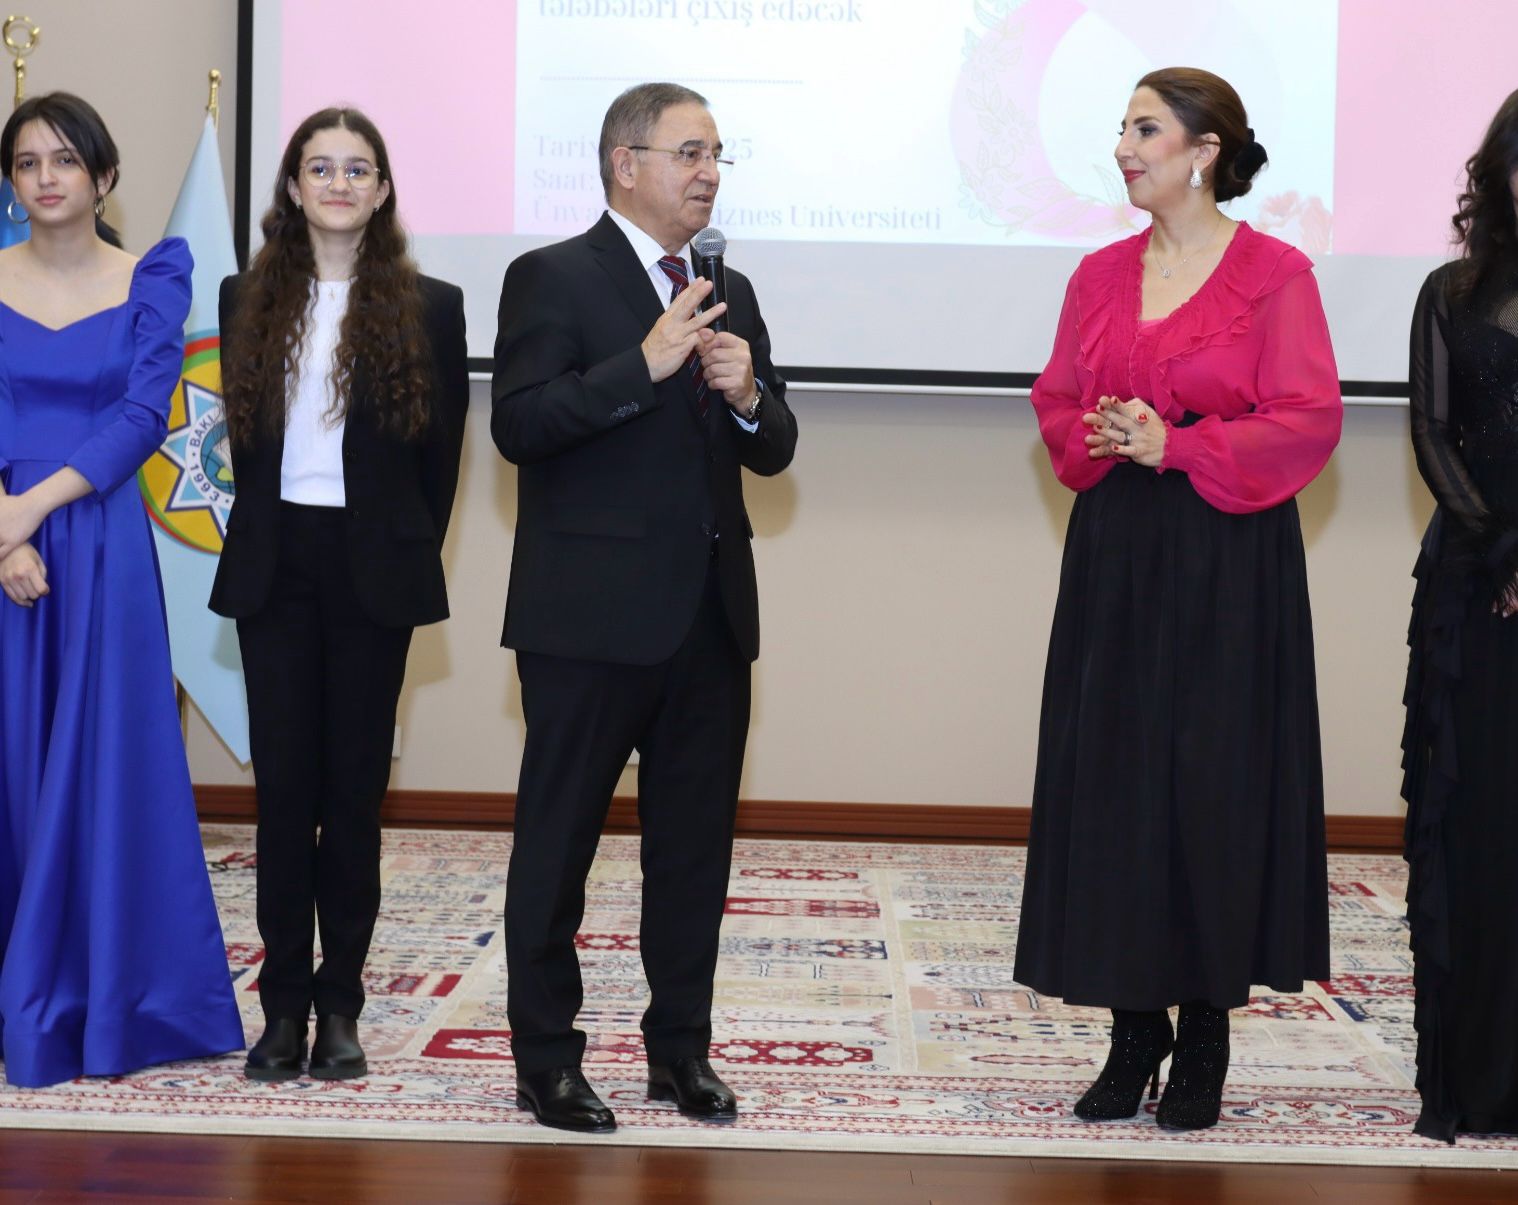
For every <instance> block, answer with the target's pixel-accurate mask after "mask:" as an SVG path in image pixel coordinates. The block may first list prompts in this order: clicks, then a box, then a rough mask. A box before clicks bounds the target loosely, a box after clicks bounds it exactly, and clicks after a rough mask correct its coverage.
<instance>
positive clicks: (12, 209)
mask: <svg viewBox="0 0 1518 1205" xmlns="http://www.w3.org/2000/svg"><path fill="white" fill-rule="evenodd" d="M5 216H6V217H8V218H10V220H11V221H13V222H15V223H16V225H18V226H25V225H26V224H27V223H28V222H30V221H31V220H32V215H31V214H29V213H27V212H26V210H24V209H23V210H22V211H21V216H20V217H19V218H18V217H17V216H16V198H15V197H12V198H11V199H10V200H9V201H7V202H6V203H5Z"/></svg>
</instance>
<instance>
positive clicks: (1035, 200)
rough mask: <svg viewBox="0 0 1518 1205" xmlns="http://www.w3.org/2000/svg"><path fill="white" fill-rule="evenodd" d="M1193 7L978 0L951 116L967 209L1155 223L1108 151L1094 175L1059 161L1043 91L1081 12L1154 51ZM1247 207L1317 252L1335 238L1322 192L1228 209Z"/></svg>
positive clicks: (1001, 221)
mask: <svg viewBox="0 0 1518 1205" xmlns="http://www.w3.org/2000/svg"><path fill="white" fill-rule="evenodd" d="M1193 7H1195V6H1193V5H1192V4H1191V3H1189V2H1188V0H1173V2H1172V3H1171V4H1170V5H1169V8H1170V10H1172V11H1170V13H1169V18H1168V19H1167V18H1166V17H1164V16H1162V15H1158V14H1157V13H1156V12H1155V11H1154V10H1153V9H1152V8H1151V7H1150V6H1138V5H1121V4H1116V3H1112V2H1110V0H974V4H973V24H972V26H971V27H970V28H968V29H967V30H966V31H965V43H964V62H963V66H962V68H961V71H960V75H959V79H958V80H957V81H956V84H955V88H954V94H953V97H952V103H951V109H950V118H949V122H950V138H951V140H952V144H953V147H954V152H955V157H956V159H957V160H958V163H959V168H960V173H961V183H960V186H959V196H958V202H959V207H960V209H961V210H962V211H963V212H965V213H966V214H968V215H969V216H970V217H971V218H972V219H973V220H975V221H978V222H980V223H983V224H984V225H986V226H988V227H991V228H993V229H999V230H1001V231H1003V232H1004V233H1005V234H1006V235H1007V236H1009V237H1011V236H1015V235H1031V236H1034V237H1035V238H1038V239H1040V240H1049V241H1054V242H1068V243H1074V244H1086V245H1092V246H1095V245H1099V244H1102V243H1106V242H1109V241H1111V240H1112V239H1114V238H1117V237H1121V236H1122V235H1125V234H1128V233H1132V232H1134V231H1136V230H1138V229H1141V228H1142V227H1143V226H1146V225H1147V224H1148V220H1147V218H1146V217H1145V216H1143V215H1142V214H1140V213H1139V212H1138V211H1137V210H1135V209H1134V208H1133V207H1132V206H1131V205H1130V204H1129V202H1128V195H1127V190H1126V189H1125V188H1124V187H1123V183H1122V179H1121V177H1120V176H1119V175H1118V173H1117V170H1116V168H1115V167H1114V165H1113V163H1112V161H1111V159H1110V158H1108V157H1106V156H1105V155H1100V156H1099V157H1096V158H1093V160H1092V162H1091V164H1090V174H1089V176H1088V177H1086V178H1085V180H1084V182H1083V181H1082V180H1081V179H1079V178H1076V179H1072V178H1071V173H1070V165H1069V162H1068V160H1066V161H1065V164H1064V171H1063V172H1061V171H1057V170H1056V169H1055V167H1054V166H1053V164H1052V163H1051V162H1050V157H1049V153H1048V151H1047V149H1046V144H1045V135H1044V133H1043V131H1042V130H1041V129H1040V112H1039V110H1040V103H1041V99H1042V98H1041V93H1042V91H1043V88H1044V83H1045V77H1046V74H1047V73H1048V71H1049V70H1050V68H1051V63H1052V62H1053V61H1054V59H1055V56H1056V52H1058V51H1060V50H1061V44H1062V43H1063V42H1064V41H1065V39H1066V37H1067V36H1068V35H1069V34H1070V33H1071V31H1072V29H1073V28H1074V27H1075V26H1076V25H1077V23H1079V22H1081V21H1082V20H1083V19H1085V18H1088V17H1094V18H1096V19H1097V20H1099V21H1101V22H1103V23H1104V24H1105V25H1107V26H1109V27H1111V29H1112V30H1113V31H1114V32H1115V33H1116V34H1117V35H1119V36H1121V37H1123V38H1124V39H1126V40H1128V41H1130V42H1131V43H1132V45H1133V47H1134V49H1135V51H1136V52H1137V53H1138V54H1140V55H1142V56H1144V57H1146V58H1147V57H1149V55H1148V53H1146V52H1153V53H1163V52H1165V50H1166V49H1167V48H1165V47H1158V46H1157V47H1151V46H1150V45H1148V43H1149V42H1150V41H1151V40H1152V37H1151V31H1152V29H1153V27H1154V26H1155V25H1156V24H1158V25H1159V26H1162V27H1164V26H1167V25H1170V24H1172V23H1173V22H1174V21H1180V20H1181V18H1183V17H1184V16H1185V15H1186V13H1187V12H1189V11H1190V10H1191V9H1192V8H1193ZM1207 7H1209V8H1213V7H1214V6H1213V5H1211V4H1209V5H1208V6H1207ZM1182 10H1185V11H1182ZM1214 15H1215V16H1216V13H1215V14H1214ZM1184 26H1185V22H1184V21H1181V27H1184ZM1114 124H1115V123H1114ZM1102 150H1103V151H1105V150H1106V148H1105V147H1104V148H1102ZM1240 208H1247V209H1248V210H1249V214H1248V216H1249V217H1250V220H1251V221H1252V223H1253V224H1254V225H1255V226H1256V227H1257V228H1258V229H1260V230H1263V231H1266V232H1268V233H1271V234H1274V235H1276V236H1277V237H1278V238H1282V239H1284V240H1286V241H1287V242H1290V243H1293V244H1295V245H1297V246H1299V247H1301V248H1302V249H1303V250H1304V251H1306V252H1308V253H1309V254H1313V255H1319V254H1324V253H1326V252H1328V251H1329V250H1330V249H1331V246H1332V233H1333V215H1332V213H1331V211H1330V209H1329V207H1328V206H1327V205H1326V204H1325V203H1324V201H1323V199H1322V197H1320V196H1316V195H1312V196H1303V195H1302V194H1300V193H1299V192H1297V191H1295V190H1293V191H1288V192H1285V193H1282V194H1279V195H1275V196H1266V197H1263V198H1261V197H1259V196H1258V195H1257V194H1256V195H1253V196H1251V197H1250V198H1249V201H1248V204H1247V206H1236V207H1235V208H1234V209H1233V210H1230V212H1232V213H1233V214H1234V216H1236V217H1243V216H1246V215H1245V214H1244V213H1241V212H1238V210H1239V209H1240Z"/></svg>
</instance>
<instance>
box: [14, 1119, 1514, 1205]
mask: <svg viewBox="0 0 1518 1205" xmlns="http://www.w3.org/2000/svg"><path fill="white" fill-rule="evenodd" d="M66 1201H101V1202H105V1201H109V1202H120V1203H123V1205H133V1203H137V1202H149V1201H174V1202H183V1203H186V1205H188V1203H191V1202H210V1201H267V1202H292V1201H310V1202H318V1203H320V1205H350V1203H354V1205H360V1203H361V1205H390V1203H392V1202H395V1203H401V1202H404V1203H406V1205H415V1203H421V1205H452V1203H454V1202H458V1203H461V1205H462V1203H465V1202H477V1201H478V1202H500V1203H501V1205H673V1203H675V1202H681V1203H704V1202H711V1203H713V1205H716V1203H718V1202H721V1203H725V1205H813V1203H817V1205H822V1203H827V1205H853V1203H858V1205H1036V1203H1038V1205H1041V1203H1045V1202H1047V1203H1050V1205H1053V1203H1055V1202H1064V1203H1067V1205H1069V1203H1074V1202H1080V1203H1081V1205H1088V1203H1092V1205H1095V1203H1101V1202H1124V1203H1132V1202H1161V1201H1180V1202H1198V1203H1200V1202H1250V1203H1251V1205H1267V1203H1268V1205H1275V1203H1282V1205H1310V1203H1315V1202H1322V1201H1346V1202H1366V1203H1374V1205H1405V1203H1411V1202H1419V1203H1423V1202H1430V1203H1431V1202H1440V1203H1443V1202H1451V1203H1454V1202H1459V1203H1462V1205H1468V1203H1473V1202H1485V1201H1518V1172H1452V1171H1411V1170H1409V1171H1404V1170H1399V1169H1392V1168H1341V1167H1306V1166H1297V1165H1272V1164H1263V1165H1262V1164H1222V1163H1211V1164H1177V1163H1166V1164H1155V1163H1137V1162H1133V1163H1116V1162H1104V1161H1098V1160H1085V1159H1013V1158H1007V1159H996V1158H985V1157H976V1158H968V1157H966V1158H958V1157H953V1156H928V1155H828V1154H810V1153H805V1154H803V1153H798V1152H789V1151H709V1150H668V1149H662V1148H661V1149H639V1148H634V1147H599V1148H598V1147H594V1146H554V1147H546V1146H507V1145H492V1144H488V1143H444V1142H401V1141H388V1142H376V1141H339V1140H330V1139H327V1140H323V1139H298V1138H214V1137H196V1138H188V1137H181V1136H178V1135H157V1134H78V1133H59V1132H42V1131H27V1130H0V1205H20V1203H21V1202H28V1203H31V1202H35V1203H38V1205H41V1203H42V1202H50V1203H51V1202H66Z"/></svg>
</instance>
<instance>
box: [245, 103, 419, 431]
mask: <svg viewBox="0 0 1518 1205" xmlns="http://www.w3.org/2000/svg"><path fill="white" fill-rule="evenodd" d="M330 129H345V130H351V131H353V133H355V134H357V135H358V136H359V137H360V138H362V139H363V140H364V141H365V142H367V143H368V144H369V145H370V146H371V147H372V148H373V149H374V166H375V168H376V169H377V170H378V172H379V178H380V179H381V180H386V181H389V183H390V195H389V197H388V198H386V200H385V202H384V204H382V205H381V206H379V207H378V208H377V209H376V210H375V211H374V213H373V214H372V215H371V217H370V218H369V224H368V225H367V226H365V227H364V237H363V241H362V242H361V243H360V244H359V250H358V258H357V262H356V263H355V265H354V278H353V286H352V288H351V290H350V291H349V294H348V310H347V313H345V314H344V315H343V322H342V327H341V330H340V332H339V335H338V343H337V351H336V354H335V355H334V357H333V366H332V386H333V394H334V396H335V397H336V404H337V410H338V412H339V413H340V414H343V415H347V414H348V413H349V411H350V409H351V407H352V405H353V374H354V369H355V366H356V365H357V363H358V361H359V360H360V359H362V360H363V363H364V371H365V377H366V380H367V381H368V383H369V385H370V387H371V389H372V399H366V404H372V407H373V410H372V418H373V420H374V422H375V423H376V424H377V425H378V426H379V427H380V428H381V429H382V430H385V431H388V432H390V433H392V434H395V435H398V436H400V437H401V438H403V439H414V438H416V437H417V436H418V435H419V434H421V432H422V431H423V430H424V429H425V428H426V426H427V421H428V415H429V406H428V403H429V393H430V390H431V386H432V372H431V360H430V353H429V348H428V343H427V338H426V332H425V330H424V327H423V324H422V298H421V290H420V287H419V284H418V279H417V268H416V263H415V262H414V261H413V260H412V258H411V256H410V253H409V252H408V251H407V248H406V232H405V230H404V229H403V228H402V227H401V224H400V221H399V219H398V218H397V217H396V207H395V179H394V177H393V176H392V175H391V174H390V154H389V152H388V151H387V150H386V149H385V140H384V139H383V138H382V137H380V132H379V130H378V129H377V128H375V125H374V123H373V122H372V121H370V120H369V119H368V118H367V117H365V116H364V115H363V114H362V113H360V112H359V111H358V110H357V109H347V108H333V109H323V110H321V111H320V112H319V113H313V114H311V116H310V117H308V118H306V120H305V121H303V122H301V123H300V125H299V126H297V127H296V129H295V132H294V133H293V134H291V135H290V142H289V144H288V145H287V146H286V147H285V153H284V156H283V158H281V159H280V163H279V177H278V179H277V180H276V181H275V183H274V201H273V204H271V205H270V206H269V209H268V211H267V212H266V213H265V214H264V217H263V223H262V225H263V233H264V244H263V246H262V247H260V248H259V250H258V254H257V255H255V256H254V257H253V262H252V263H251V264H250V265H249V266H248V278H247V281H246V282H245V284H244V286H243V289H242V291H241V294H240V297H239V300H238V308H237V314H236V318H235V320H234V321H233V322H232V327H231V330H230V331H229V332H227V335H228V337H227V339H226V343H225V346H224V347H223V349H222V361H221V371H222V391H223V398H222V401H223V405H224V406H225V409H226V415H227V427H228V429H229V430H230V432H231V435H232V439H233V441H234V442H236V443H237V444H239V445H240V446H246V445H248V444H249V443H252V442H254V441H255V440H256V439H257V438H258V437H259V436H261V435H262V436H271V437H272V436H278V435H279V434H280V433H281V432H282V431H283V430H284V427H285V419H286V414H287V407H288V399H287V398H286V395H285V386H286V381H287V380H288V379H290V378H292V377H294V376H295V375H296V373H297V372H298V371H299V362H300V356H301V349H302V346H303V344H304V341H305V334H306V314H307V310H308V307H309V306H310V303H311V291H312V286H313V282H314V280H315V278H316V261H315V257H314V255H313V254H312V251H311V234H310V230H309V228H308V227H307V225H306V215H305V212H304V211H303V210H302V209H301V208H300V207H299V206H297V205H296V204H295V202H294V201H292V200H291V199H290V193H289V189H288V187H287V186H288V184H289V182H290V181H292V180H298V179H299V178H300V164H301V155H302V153H303V151H304V149H305V145H306V143H307V142H309V141H310V140H311V137H312V136H313V135H314V134H316V132H317V131H318V130H330Z"/></svg>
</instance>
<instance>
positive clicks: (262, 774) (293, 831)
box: [237, 502, 412, 1019]
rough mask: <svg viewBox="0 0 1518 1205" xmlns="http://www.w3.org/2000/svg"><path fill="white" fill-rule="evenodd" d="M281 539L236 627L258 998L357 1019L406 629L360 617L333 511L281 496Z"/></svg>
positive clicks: (304, 1012) (297, 1014) (277, 1009)
mask: <svg viewBox="0 0 1518 1205" xmlns="http://www.w3.org/2000/svg"><path fill="white" fill-rule="evenodd" d="M279 534H280V539H279V563H278V567H277V569H276V571H275V576H274V584H273V587H272V589H271V590H270V593H269V599H268V602H267V603H266V604H265V605H264V608H263V610H261V611H259V612H258V614H256V615H254V616H251V617H250V618H247V619H239V620H238V621H237V638H238V643H239V644H240V645H241V647H242V660H243V672H244V675H245V677H246V680H247V690H248V734H249V741H250V745H251V749H252V755H253V776H254V780H255V783H256V786H257V792H258V932H259V935H260V936H261V937H262V938H263V942H264V961H263V964H262V965H261V966H260V967H259V977H258V982H259V993H260V998H261V1001H262V1004H263V1010H264V1015H265V1017H268V1018H271V1019H272V1018H275V1017H294V1018H304V1017H307V1016H309V1015H310V1012H311V1009H312V1006H313V1005H314V1006H315V1008H316V1011H317V1012H318V1013H319V1014H336V1015H339V1016H344V1017H353V1018H355V1019H356V1018H357V1017H358V1015H359V1013H360V1012H361V1011H362V1009H363V1007H364V989H363V982H362V977H363V969H364V959H365V958H366V957H367V956H368V953H369V941H370V938H371V937H372V936H373V933H374V922H375V919H376V918H377V917H378V915H379V903H380V875H379V862H380V823H379V811H380V802H381V801H382V800H383V799H384V797H385V788H386V787H387V786H388V785H389V782H390V752H391V745H392V741H393V737H394V731H395V708H396V702H397V700H398V699H399V697H400V692H401V683H402V681H403V679H404V678H405V673H406V651H407V649H408V648H409V647H410V644H411V631H412V629H411V628H409V627H408V628H386V627H381V626H379V625H378V624H375V623H373V622H372V621H370V620H369V619H368V618H367V617H366V616H365V614H364V612H363V608H362V607H361V606H360V605H359V601H358V599H357V597H356V596H355V595H354V592H353V583H352V580H351V577H350V574H349V570H348V556H347V549H346V547H345V535H344V527H343V513H342V511H341V510H340V509H339V508H336V507H326V506H299V505H296V504H293V503H288V502H287V503H283V504H282V505H281V507H280V533H279ZM317 921H319V923H320V928H321V945H322V963H321V968H320V969H319V970H317V971H315V973H314V974H313V971H312V946H313V944H314V940H315V936H316V922H317Z"/></svg>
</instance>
